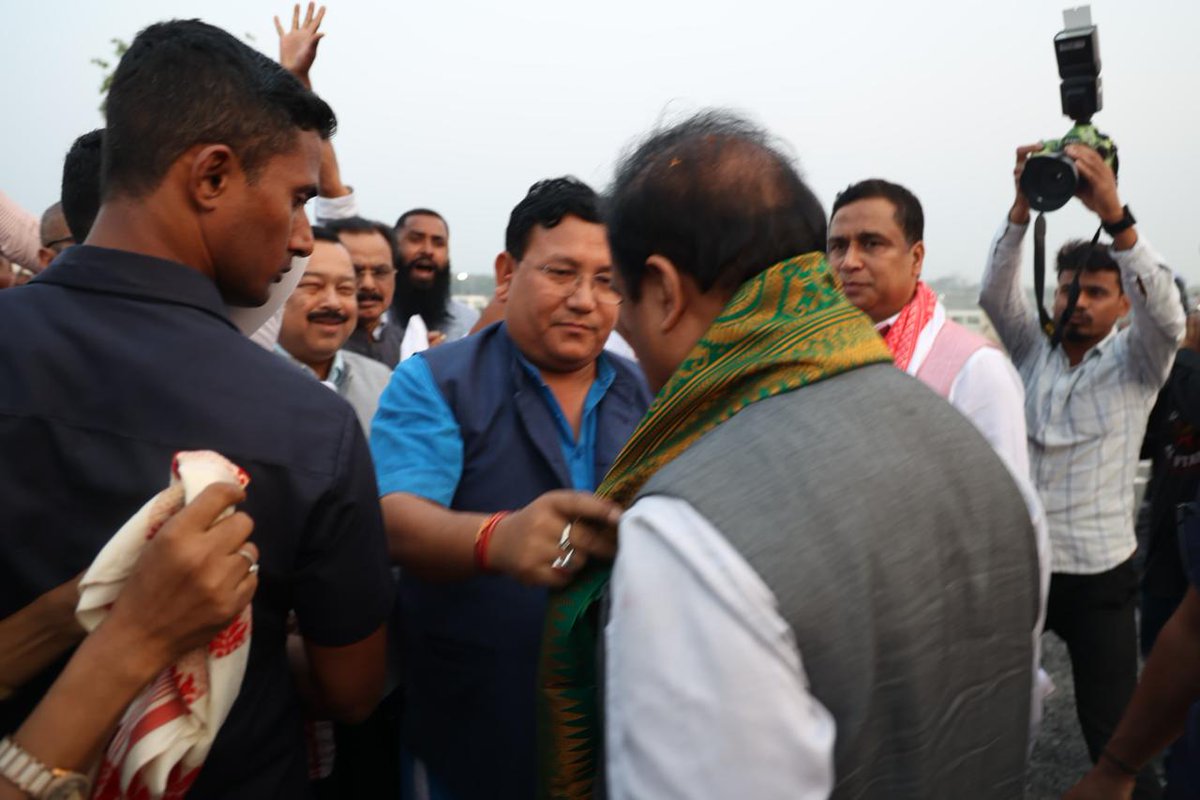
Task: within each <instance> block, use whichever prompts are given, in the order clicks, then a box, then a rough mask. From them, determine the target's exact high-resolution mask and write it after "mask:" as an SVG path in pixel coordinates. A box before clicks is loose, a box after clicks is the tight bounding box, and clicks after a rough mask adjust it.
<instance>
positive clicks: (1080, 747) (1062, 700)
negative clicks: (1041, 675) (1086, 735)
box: [1025, 634, 1092, 800]
mask: <svg viewBox="0 0 1200 800" xmlns="http://www.w3.org/2000/svg"><path fill="white" fill-rule="evenodd" d="M1042 667H1043V668H1044V669H1045V670H1046V672H1048V673H1050V677H1051V679H1053V680H1054V693H1053V694H1051V695H1050V697H1049V698H1047V699H1046V709H1045V716H1044V717H1043V718H1042V728H1041V730H1040V731H1039V732H1038V738H1037V742H1036V743H1035V744H1034V746H1033V758H1032V760H1031V761H1030V765H1029V773H1028V778H1027V780H1026V782H1025V797H1026V798H1027V800H1052V799H1053V800H1058V798H1060V797H1062V795H1063V792H1065V791H1067V789H1070V788H1071V787H1072V786H1073V785H1074V784H1075V781H1077V780H1079V778H1080V777H1081V776H1082V775H1083V773H1085V772H1087V771H1088V769H1089V768H1090V767H1091V765H1092V764H1091V761H1090V760H1089V759H1088V754H1087V747H1086V746H1085V745H1084V743H1083V735H1082V734H1081V733H1080V732H1079V721H1078V720H1077V719H1076V718H1075V687H1074V685H1073V683H1072V681H1071V662H1070V659H1068V658H1067V648H1066V646H1065V645H1064V644H1063V643H1062V641H1060V640H1059V638H1058V637H1057V636H1054V635H1053V634H1050V635H1046V636H1043V637H1042Z"/></svg>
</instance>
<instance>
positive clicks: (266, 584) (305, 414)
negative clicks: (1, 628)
mask: <svg viewBox="0 0 1200 800" xmlns="http://www.w3.org/2000/svg"><path fill="white" fill-rule="evenodd" d="M0 340H2V341H4V342H6V343H7V344H6V346H5V347H3V348H0V453H2V454H3V458H0V486H2V487H3V491H4V494H3V498H4V501H3V502H0V618H3V617H7V616H9V615H10V614H12V613H14V612H15V611H17V610H19V609H20V608H22V607H24V606H26V605H28V604H29V603H30V602H32V601H33V600H34V599H35V598H37V597H38V596H39V595H41V594H43V593H44V592H46V591H48V590H50V589H53V588H54V587H56V586H58V585H60V584H62V583H63V582H64V581H67V580H70V579H71V578H73V577H74V576H76V575H78V574H79V572H80V571H81V570H83V569H84V568H85V567H87V566H88V565H89V564H90V563H91V561H92V559H93V558H94V557H95V556H96V554H97V553H98V552H99V550H100V548H101V547H102V546H103V545H104V544H105V543H106V542H107V541H108V540H109V538H111V536H112V535H113V534H114V533H115V532H116V531H117V529H118V528H119V527H120V526H121V525H122V524H123V523H124V522H125V521H126V520H127V519H128V518H129V517H130V516H132V515H133V514H134V512H136V511H137V510H138V509H139V508H140V507H141V506H142V505H143V504H144V503H145V502H146V501H147V500H148V499H149V498H150V497H152V496H153V495H155V494H156V493H158V492H159V491H161V490H162V489H163V488H164V487H165V486H166V484H167V481H168V478H169V475H170V466H171V459H172V457H173V455H174V454H175V453H176V452H178V451H181V450H215V451H217V452H219V453H221V454H223V455H225V456H226V457H227V458H229V459H230V460H231V461H233V462H234V463H235V464H238V465H239V466H240V467H242V469H244V470H245V471H246V473H247V474H248V475H249V477H250V484H249V486H248V487H247V489H246V502H245V503H244V504H243V505H242V508H243V510H245V511H246V512H247V513H248V514H249V515H250V516H251V517H252V518H253V519H254V523H255V527H254V533H253V535H252V536H251V539H252V541H254V542H255V544H257V545H258V548H259V550H260V552H261V558H260V562H259V563H260V566H261V571H260V572H259V579H260V580H259V587H258V592H257V593H256V594H255V597H254V603H253V615H254V633H253V638H252V640H251V646H250V653H249V660H248V663H247V666H246V674H245V679H244V681H243V683H242V688H241V692H240V694H239V695H238V698H237V700H236V702H235V703H234V705H233V708H232V710H231V711H230V714H229V717H228V719H227V720H226V721H225V724H224V725H223V726H222V727H221V730H220V732H219V734H218V735H217V738H216V741H215V742H214V744H213V748H212V750H211V752H210V753H209V756H208V759H207V760H206V762H205V764H204V767H203V769H202V771H201V773H200V776H199V778H198V780H197V781H196V783H195V784H194V785H193V787H192V789H191V790H190V791H189V792H188V797H189V798H190V800H198V799H199V798H247V800H249V799H250V798H255V799H256V800H257V798H274V797H288V798H292V797H298V798H303V797H307V796H309V793H310V789H309V784H308V779H307V767H306V764H305V752H304V740H303V736H302V728H301V714H300V699H299V697H298V695H297V693H296V690H295V688H294V687H295V684H294V681H293V680H292V677H291V675H290V673H289V669H288V662H287V657H286V652H285V648H284V643H285V637H286V623H287V616H288V612H289V611H291V610H294V611H295V612H296V616H297V619H298V620H299V625H300V630H301V632H302V633H303V635H304V637H305V639H306V640H308V641H310V642H312V643H313V644H316V645H322V646H326V647H339V646H344V645H349V644H353V643H355V642H358V641H360V640H362V639H363V638H365V637H366V636H368V635H370V634H371V633H373V632H374V631H375V630H376V629H378V628H379V626H380V625H381V624H383V622H384V621H385V620H386V619H387V617H388V615H389V613H390V612H391V609H392V601H393V593H394V585H393V583H392V579H391V572H390V569H389V564H388V558H387V551H386V544H385V539H384V534H383V525H382V520H381V516H380V510H379V501H378V495H377V492H376V487H375V477H374V471H373V468H372V465H371V460H370V454H369V452H368V450H367V446H366V442H365V440H364V438H363V435H362V430H361V427H360V426H359V423H358V420H357V419H356V418H355V416H354V411H353V410H352V409H351V408H350V406H349V405H348V404H347V403H346V402H345V401H344V400H342V399H341V398H340V397H338V396H337V395H336V394H334V393H333V392H330V391H329V390H328V389H326V388H325V387H324V386H321V385H320V384H319V383H317V382H316V381H314V380H312V378H311V377H310V376H308V375H304V374H302V373H300V372H299V371H298V370H296V369H295V367H293V366H292V365H291V364H288V363H287V362H285V361H284V360H283V359H281V358H279V356H277V355H275V354H274V353H271V352H268V351H267V350H264V349H263V348H261V347H259V346H258V345H256V344H254V343H253V342H251V341H250V340H249V339H247V338H246V337H244V336H242V335H241V334H240V333H239V332H238V330H237V328H235V327H234V325H233V324H232V323H231V322H230V321H229V319H228V317H227V315H226V310H225V304H224V303H223V302H222V299H221V297H220V295H219V294H218V292H217V289H216V287H215V286H214V284H213V283H212V282H211V281H210V280H209V279H208V278H206V277H204V276H203V275H202V274H201V273H200V272H198V271H197V270H194V269H191V268H189V267H187V266H184V265H182V264H177V263H174V262H171V261H164V260H161V259H157V258H150V257H148V256H143V255H137V254H134V253H128V252H124V251H119V250H109V249H103V248H98V247H89V246H86V245H78V246H75V247H71V248H69V249H68V250H66V251H64V252H63V254H62V255H60V256H59V257H58V258H57V259H56V260H55V262H54V263H53V264H52V265H51V266H50V268H49V269H47V270H46V271H45V272H43V273H42V274H40V275H39V276H37V277H36V278H34V279H33V281H31V282H30V283H29V284H28V285H27V286H23V287H18V288H15V289H7V290H5V291H3V292H0ZM61 666H62V664H61V663H60V664H58V665H55V666H54V667H52V668H50V669H48V670H46V671H45V673H44V674H42V675H40V676H39V677H38V678H36V679H35V680H34V681H33V682H32V683H31V684H29V685H27V686H26V687H23V690H22V691H20V692H19V693H18V694H17V695H15V696H14V697H13V698H12V699H10V700H8V701H6V702H3V703H0V726H2V727H3V730H2V731H0V733H7V732H10V731H12V730H14V729H15V728H16V727H17V726H18V725H19V724H20V722H21V721H22V720H23V719H24V718H25V716H26V715H27V714H28V712H29V710H30V709H31V708H32V706H33V705H35V704H36V702H37V701H38V700H39V699H40V697H41V695H42V694H43V693H44V692H45V690H46V688H47V687H48V686H49V684H50V682H51V681H52V680H53V678H54V677H55V676H56V675H57V673H58V671H59V670H60V668H61Z"/></svg>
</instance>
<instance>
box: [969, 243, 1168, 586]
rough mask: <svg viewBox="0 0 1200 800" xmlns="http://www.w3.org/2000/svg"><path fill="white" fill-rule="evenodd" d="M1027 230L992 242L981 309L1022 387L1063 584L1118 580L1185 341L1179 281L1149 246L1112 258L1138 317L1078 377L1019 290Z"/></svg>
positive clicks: (1098, 349) (1090, 357)
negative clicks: (1145, 448) (1154, 424)
mask: <svg viewBox="0 0 1200 800" xmlns="http://www.w3.org/2000/svg"><path fill="white" fill-rule="evenodd" d="M1026 227H1028V226H1025V225H1013V224H1011V223H1007V222H1006V223H1005V225H1004V226H1003V227H1002V228H1001V229H1000V232H999V233H998V234H997V236H996V238H995V240H994V241H993V242H992V248H991V253H990V256H989V259H988V266H987V270H986V272H985V274H984V277H983V287H982V289H981V293H980V298H979V304H980V306H982V307H983V310H984V311H986V312H987V313H988V316H989V317H991V319H992V324H993V325H995V326H996V332H997V333H998V334H999V335H1000V340H1001V341H1002V342H1003V343H1004V346H1005V347H1006V348H1007V349H1008V352H1009V355H1010V356H1011V357H1012V360H1013V363H1014V364H1015V365H1016V367H1017V371H1018V372H1019V373H1020V375H1021V380H1022V381H1023V382H1024V384H1025V421H1026V425H1027V435H1028V437H1029V463H1030V469H1031V471H1032V473H1033V481H1034V484H1035V485H1036V486H1037V489H1038V493H1039V494H1040V495H1041V498H1042V504H1043V505H1044V507H1045V512H1046V520H1047V523H1048V524H1049V528H1050V543H1051V564H1052V568H1053V570H1054V571H1055V572H1066V573H1073V574H1083V575H1091V574H1096V573H1100V572H1104V571H1106V570H1109V569H1112V568H1113V567H1115V566H1117V565H1118V564H1120V563H1122V562H1123V561H1125V560H1127V559H1128V558H1129V557H1130V556H1131V555H1132V554H1133V552H1134V550H1135V549H1136V548H1137V541H1136V539H1135V538H1134V534H1133V511H1134V509H1133V501H1134V495H1133V484H1134V474H1135V472H1136V470H1137V460H1138V450H1139V448H1140V447H1141V443H1142V437H1143V436H1144V434H1145V432H1146V419H1147V417H1148V416H1149V414H1150V409H1151V408H1152V407H1153V405H1154V399H1155V397H1156V396H1157V394H1158V390H1159V389H1161V388H1162V386H1163V384H1164V383H1166V380H1167V375H1168V374H1169V373H1170V371H1171V364H1172V363H1173V362H1174V360H1175V352H1176V350H1177V348H1178V346H1179V341H1180V340H1181V339H1182V337H1183V330H1184V313H1183V307H1182V305H1181V304H1180V302H1179V292H1178V290H1177V289H1176V288H1175V284H1174V282H1173V279H1172V274H1171V271H1170V270H1169V269H1168V268H1167V267H1166V266H1164V265H1161V264H1160V263H1159V259H1158V258H1157V257H1156V256H1155V255H1154V253H1153V251H1152V250H1151V249H1150V247H1149V245H1147V244H1146V241H1145V238H1144V237H1141V236H1139V237H1138V241H1137V244H1136V245H1134V246H1133V247H1132V248H1130V249H1129V250H1125V251H1117V250H1113V251H1111V252H1112V256H1113V258H1114V259H1115V260H1116V261H1117V263H1118V265H1119V266H1120V268H1121V283H1122V286H1123V287H1124V290H1125V294H1126V295H1127V296H1128V297H1129V301H1130V306H1131V316H1130V324H1129V326H1128V327H1126V328H1124V329H1122V330H1117V329H1115V328H1114V330H1113V331H1112V332H1111V333H1109V335H1108V336H1106V337H1105V338H1104V339H1103V340H1102V341H1101V342H1100V343H1099V344H1097V345H1096V346H1095V347H1093V348H1092V349H1091V350H1089V351H1088V352H1087V354H1086V355H1084V357H1083V360H1082V361H1080V362H1079V364H1077V365H1076V366H1075V367H1071V365H1070V364H1069V363H1068V360H1067V356H1066V354H1065V353H1064V352H1063V350H1062V348H1061V347H1056V348H1054V349H1053V350H1051V349H1050V340H1049V339H1047V338H1046V336H1045V335H1044V334H1043V332H1042V330H1041V326H1040V325H1039V324H1038V318H1037V314H1036V313H1035V312H1034V310H1033V308H1032V307H1031V306H1030V304H1029V302H1028V300H1027V299H1026V297H1025V295H1024V293H1023V292H1022V290H1021V285H1020V276H1021V269H1020V267H1021V243H1022V240H1023V239H1024V237H1025V229H1026Z"/></svg>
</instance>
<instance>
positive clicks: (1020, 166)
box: [1008, 142, 1042, 225]
mask: <svg viewBox="0 0 1200 800" xmlns="http://www.w3.org/2000/svg"><path fill="white" fill-rule="evenodd" d="M1041 149H1042V143H1041V142H1038V143H1037V144H1023V145H1021V146H1020V147H1018V148H1017V165H1016V166H1015V167H1013V185H1014V186H1016V189H1017V198H1016V199H1015V200H1013V205H1012V209H1011V210H1010V211H1009V212H1008V221H1009V222H1011V223H1012V224H1013V225H1028V224H1029V198H1027V197H1026V196H1025V193H1024V192H1022V191H1021V173H1023V172H1024V171H1025V162H1026V161H1028V160H1029V157H1030V156H1031V155H1033V154H1034V153H1036V152H1037V151H1038V150H1041Z"/></svg>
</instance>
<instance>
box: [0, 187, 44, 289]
mask: <svg viewBox="0 0 1200 800" xmlns="http://www.w3.org/2000/svg"><path fill="white" fill-rule="evenodd" d="M41 246H42V240H41V236H40V235H39V233H38V219H37V217H35V216H34V215H33V214H30V213H29V212H28V211H26V210H25V209H23V208H21V207H20V206H19V205H17V203H16V201H15V200H13V199H12V198H11V197H9V196H8V195H6V194H5V193H4V192H0V255H3V256H5V257H6V258H8V259H9V260H10V261H13V262H15V263H17V264H19V265H20V266H22V267H24V268H25V269H27V270H29V271H30V272H38V271H40V270H41V264H40V262H39V261H38V250H40V249H41Z"/></svg>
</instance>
